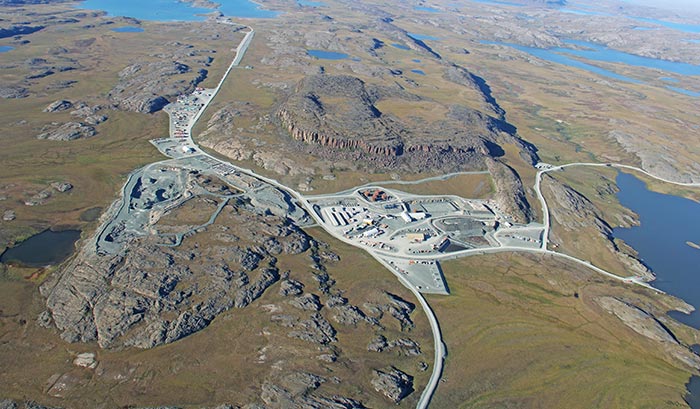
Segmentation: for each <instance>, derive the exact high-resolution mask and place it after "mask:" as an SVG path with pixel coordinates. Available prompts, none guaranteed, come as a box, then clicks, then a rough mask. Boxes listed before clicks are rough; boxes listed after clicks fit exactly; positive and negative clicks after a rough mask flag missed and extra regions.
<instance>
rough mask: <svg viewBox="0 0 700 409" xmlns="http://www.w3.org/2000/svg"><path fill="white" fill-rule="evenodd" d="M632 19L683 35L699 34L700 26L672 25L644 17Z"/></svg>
mask: <svg viewBox="0 0 700 409" xmlns="http://www.w3.org/2000/svg"><path fill="white" fill-rule="evenodd" d="M633 19H634V20H637V21H642V22H645V23H651V24H656V25H660V26H664V27H666V28H670V29H673V30H678V31H683V32H685V33H700V25H696V24H682V23H673V22H670V21H664V20H657V19H654V18H646V17H633Z"/></svg>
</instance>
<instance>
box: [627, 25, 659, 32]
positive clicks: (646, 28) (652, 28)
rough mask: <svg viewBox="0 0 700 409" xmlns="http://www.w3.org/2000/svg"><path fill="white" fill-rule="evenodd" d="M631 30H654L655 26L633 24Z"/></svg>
mask: <svg viewBox="0 0 700 409" xmlns="http://www.w3.org/2000/svg"><path fill="white" fill-rule="evenodd" d="M632 29H633V30H637V31H651V30H656V28H655V27H642V26H635V27H633V28H632Z"/></svg>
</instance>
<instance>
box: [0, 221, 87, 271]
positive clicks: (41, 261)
mask: <svg viewBox="0 0 700 409" xmlns="http://www.w3.org/2000/svg"><path fill="white" fill-rule="evenodd" d="M79 238H80V230H63V231H51V230H45V231H43V232H41V233H39V234H36V235H34V236H32V237H30V238H28V239H27V240H25V241H23V242H21V243H19V244H17V245H16V246H15V247H12V248H10V249H8V250H7V251H5V252H4V253H3V254H2V255H0V262H2V263H19V264H21V265H24V266H28V267H43V266H47V265H53V264H58V263H60V262H62V261H63V260H65V259H67V258H68V257H69V256H70V255H71V254H73V251H75V242H76V241H78V239H79Z"/></svg>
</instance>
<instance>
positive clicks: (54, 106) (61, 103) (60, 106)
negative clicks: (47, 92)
mask: <svg viewBox="0 0 700 409" xmlns="http://www.w3.org/2000/svg"><path fill="white" fill-rule="evenodd" d="M71 108H73V103H72V102H70V101H67V100H65V99H60V100H58V101H54V102H52V103H51V104H49V106H47V107H46V108H44V112H60V111H65V110H68V109H71Z"/></svg>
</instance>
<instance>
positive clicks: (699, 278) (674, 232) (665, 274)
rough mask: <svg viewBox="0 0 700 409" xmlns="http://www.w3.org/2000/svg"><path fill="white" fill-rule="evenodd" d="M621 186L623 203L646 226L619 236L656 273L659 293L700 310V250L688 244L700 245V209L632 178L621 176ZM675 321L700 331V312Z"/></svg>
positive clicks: (617, 232)
mask: <svg viewBox="0 0 700 409" xmlns="http://www.w3.org/2000/svg"><path fill="white" fill-rule="evenodd" d="M617 185H618V187H619V188H620V191H619V192H618V194H617V197H618V199H619V200H620V203H622V205H623V206H625V207H628V208H630V209H632V210H633V211H634V212H635V213H637V214H638V215H639V221H640V225H639V226H635V227H631V228H629V229H625V228H616V229H614V231H613V235H614V236H615V237H617V238H619V239H622V240H624V241H625V242H626V243H627V244H629V245H630V246H632V248H634V249H635V250H636V251H637V252H638V253H639V257H640V259H641V260H642V261H643V262H644V263H645V264H646V265H647V266H649V267H650V268H651V269H652V271H654V273H655V274H656V277H657V279H656V280H655V281H654V282H653V283H652V284H653V285H654V287H656V288H658V289H661V290H663V291H666V292H667V293H669V294H672V295H674V296H676V297H679V298H682V299H683V300H685V301H686V302H687V303H688V304H691V305H693V306H694V307H696V308H698V307H700V250H698V249H695V248H692V247H690V246H688V245H687V244H686V242H687V241H691V242H694V243H700V203H696V202H694V201H692V200H689V199H685V198H682V197H678V196H671V195H664V194H661V193H656V192H652V191H650V190H648V189H647V188H646V185H645V184H644V182H642V181H641V180H639V179H637V178H636V177H634V176H632V175H630V174H627V173H619V174H618V176H617ZM670 315H671V316H672V317H674V318H676V319H678V320H680V321H682V322H684V323H686V324H688V325H691V326H693V327H695V328H700V314H698V312H697V311H696V312H694V313H693V314H691V315H685V314H682V313H678V312H675V313H672V314H670Z"/></svg>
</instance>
